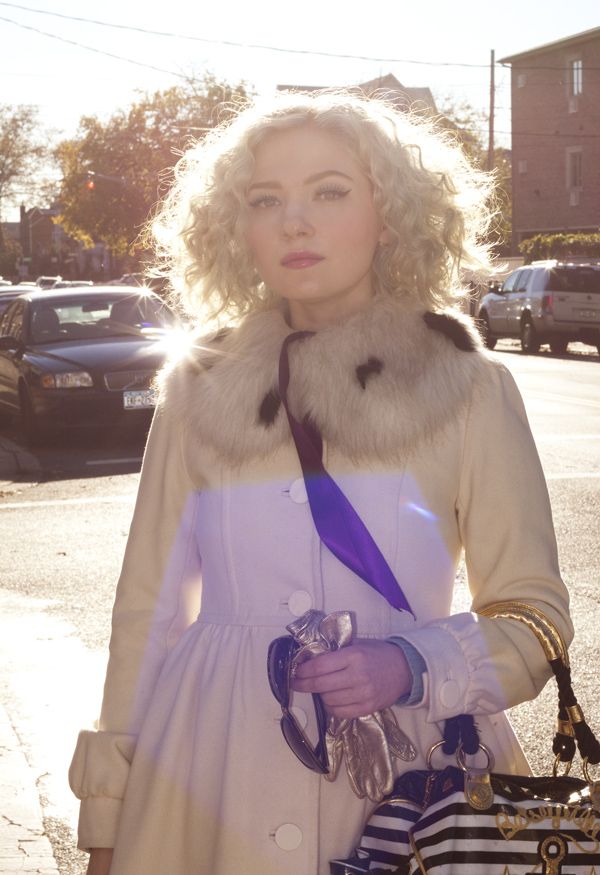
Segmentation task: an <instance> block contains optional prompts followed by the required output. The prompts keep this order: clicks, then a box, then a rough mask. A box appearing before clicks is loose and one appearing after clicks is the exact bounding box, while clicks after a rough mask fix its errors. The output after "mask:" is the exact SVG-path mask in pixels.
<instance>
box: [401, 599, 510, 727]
mask: <svg viewBox="0 0 600 875" xmlns="http://www.w3.org/2000/svg"><path fill="white" fill-rule="evenodd" d="M402 638H404V639H405V640H406V641H408V643H409V644H412V646H413V647H414V648H415V650H417V651H418V653H420V655H421V657H422V658H423V660H424V661H425V665H426V666H427V672H426V674H425V675H424V676H423V679H424V692H423V698H422V700H421V702H420V703H416V704H414V705H405V707H413V708H414V707H424V708H426V709H427V717H426V719H427V721H428V722H430V723H438V722H443V721H444V720H448V719H449V718H450V717H455V716H456V715H457V714H475V713H487V714H493V713H496V712H498V711H502V710H504V708H506V707H507V697H506V693H505V691H504V690H503V689H502V688H501V686H500V684H499V682H498V679H497V677H496V674H495V672H494V664H493V660H490V659H489V653H488V650H487V646H486V642H485V638H484V637H483V636H482V635H481V632H480V629H479V624H478V618H477V617H476V616H474V615H473V614H470V613H464V614H455V615H454V616H452V617H450V618H448V619H446V620H438V621H435V622H433V623H428V624H427V625H426V626H421V627H420V628H416V629H409V630H406V631H404V630H403V631H402Z"/></svg>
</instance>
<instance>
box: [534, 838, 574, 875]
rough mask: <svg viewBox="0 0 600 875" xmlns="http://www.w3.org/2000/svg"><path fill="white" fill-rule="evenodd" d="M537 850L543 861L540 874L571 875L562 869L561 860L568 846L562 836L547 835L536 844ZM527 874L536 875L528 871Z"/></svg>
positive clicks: (565, 854)
mask: <svg viewBox="0 0 600 875" xmlns="http://www.w3.org/2000/svg"><path fill="white" fill-rule="evenodd" d="M538 852H539V855H540V857H541V858H542V861H543V863H544V865H543V868H542V875H572V873H569V872H564V871H563V867H562V866H563V860H564V859H565V857H566V856H567V852H568V846H567V843H566V841H565V840H564V839H563V838H562V836H548V838H545V839H543V840H542V841H541V842H540V843H539V845H538ZM528 875H537V873H535V872H529V873H528Z"/></svg>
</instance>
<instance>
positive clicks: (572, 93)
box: [567, 58, 583, 112]
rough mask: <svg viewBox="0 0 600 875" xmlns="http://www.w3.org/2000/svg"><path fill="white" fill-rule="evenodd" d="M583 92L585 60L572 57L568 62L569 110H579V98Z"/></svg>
mask: <svg viewBox="0 0 600 875" xmlns="http://www.w3.org/2000/svg"><path fill="white" fill-rule="evenodd" d="M582 93H583V61H582V60H581V58H571V60H570V61H569V62H568V64H567V97H568V101H569V112H577V110H578V109H579V98H580V97H581V95H582Z"/></svg>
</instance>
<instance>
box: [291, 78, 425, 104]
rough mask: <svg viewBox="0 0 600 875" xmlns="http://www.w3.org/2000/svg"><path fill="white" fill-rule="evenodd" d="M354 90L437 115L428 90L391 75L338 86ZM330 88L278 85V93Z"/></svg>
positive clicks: (328, 87) (328, 86)
mask: <svg viewBox="0 0 600 875" xmlns="http://www.w3.org/2000/svg"><path fill="white" fill-rule="evenodd" d="M340 87H346V88H352V89H356V88H359V89H360V90H361V91H364V93H365V94H366V95H367V96H369V97H371V96H373V95H375V96H379V95H381V96H382V97H384V98H386V97H387V98H388V99H389V100H391V101H392V102H394V103H401V104H402V105H403V106H406V108H409V107H411V106H413V104H415V103H420V104H421V105H425V106H426V107H427V109H429V110H431V111H432V112H434V113H437V107H436V105H435V100H434V99H433V94H432V93H431V90H430V89H429V88H407V87H406V86H405V85H402V83H401V82H399V81H398V79H396V77H395V76H394V75H393V74H392V73H388V74H387V76H378V77H377V78H376V79H370V80H369V81H368V82H360V83H359V84H358V85H352V86H340ZM330 88H332V86H331V85H278V86H277V90H278V91H307V92H313V91H326V90H328V89H330Z"/></svg>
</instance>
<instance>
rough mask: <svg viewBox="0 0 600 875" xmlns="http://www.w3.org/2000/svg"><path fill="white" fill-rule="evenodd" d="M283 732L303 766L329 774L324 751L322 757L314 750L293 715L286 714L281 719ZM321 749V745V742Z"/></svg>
mask: <svg viewBox="0 0 600 875" xmlns="http://www.w3.org/2000/svg"><path fill="white" fill-rule="evenodd" d="M281 731H282V732H283V737H284V738H285V740H286V741H287V743H288V745H289V747H290V748H291V750H292V751H293V753H294V754H295V755H296V756H297V757H298V759H299V760H300V762H301V763H302V765H303V766H306V767H307V768H308V769H312V771H313V772H321V773H322V774H324V775H325V774H327V773H328V772H329V766H328V764H327V754H326V752H325V751H324V750H323V751H322V752H321V756H318V755H317V753H316V752H315V751H314V750H313V747H312V745H311V744H310V742H309V741H308V739H307V738H306V736H305V735H304V733H303V732H302V730H301V729H300V727H299V726H298V724H297V723H296V720H295V718H294V717H293V715H291V714H289V713H288V714H284V715H283V717H282V718H281ZM318 747H319V748H321V743H320V742H319V746H318Z"/></svg>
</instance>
